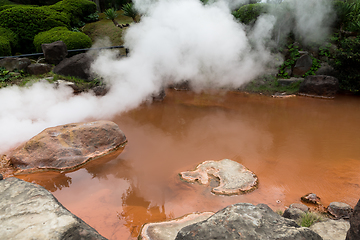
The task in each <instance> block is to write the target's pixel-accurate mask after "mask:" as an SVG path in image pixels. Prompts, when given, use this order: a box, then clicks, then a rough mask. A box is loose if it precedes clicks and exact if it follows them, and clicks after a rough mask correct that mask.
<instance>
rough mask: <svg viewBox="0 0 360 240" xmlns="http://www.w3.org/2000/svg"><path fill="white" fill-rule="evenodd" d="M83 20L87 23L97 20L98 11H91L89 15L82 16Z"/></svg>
mask: <svg viewBox="0 0 360 240" xmlns="http://www.w3.org/2000/svg"><path fill="white" fill-rule="evenodd" d="M84 21H85V22H87V23H91V22H96V21H99V13H98V12H94V13H91V14H90V15H89V16H87V17H84Z"/></svg>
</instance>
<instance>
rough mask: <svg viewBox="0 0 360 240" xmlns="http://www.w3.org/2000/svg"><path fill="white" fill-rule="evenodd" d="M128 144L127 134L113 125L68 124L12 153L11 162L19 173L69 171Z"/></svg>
mask: <svg viewBox="0 0 360 240" xmlns="http://www.w3.org/2000/svg"><path fill="white" fill-rule="evenodd" d="M125 143H126V137H125V135H124V133H123V132H122V131H121V130H120V128H119V127H118V125H116V124H115V123H113V122H110V121H96V122H86V123H74V124H66V125H62V126H57V127H52V128H47V129H45V130H44V131H42V132H41V133H39V134H38V135H36V136H35V137H33V138H31V139H30V140H29V141H27V142H26V143H24V144H22V145H21V146H19V147H18V148H16V149H15V150H14V151H12V153H10V154H9V156H8V158H9V161H10V163H11V164H12V165H13V166H14V167H15V168H16V169H17V170H19V171H18V173H28V172H36V171H43V170H59V171H68V170H73V169H75V168H78V167H80V166H82V165H83V164H85V163H86V162H88V161H89V160H91V159H94V158H97V157H100V156H103V155H106V154H108V153H110V152H113V151H115V150H116V149H118V148H119V147H121V146H123V145H124V144H125Z"/></svg>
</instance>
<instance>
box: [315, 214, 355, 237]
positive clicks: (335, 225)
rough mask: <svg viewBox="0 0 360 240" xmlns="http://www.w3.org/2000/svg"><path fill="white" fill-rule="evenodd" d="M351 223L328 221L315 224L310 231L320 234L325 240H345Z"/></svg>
mask: <svg viewBox="0 0 360 240" xmlns="http://www.w3.org/2000/svg"><path fill="white" fill-rule="evenodd" d="M349 228H350V223H349V222H348V221H345V220H336V221H335V220H331V219H329V220H327V221H324V222H317V223H314V224H313V225H312V226H311V227H310V229H311V230H313V231H314V232H316V233H317V234H319V235H320V236H321V237H322V238H323V239H324V240H344V239H345V237H346V232H347V231H348V229H349Z"/></svg>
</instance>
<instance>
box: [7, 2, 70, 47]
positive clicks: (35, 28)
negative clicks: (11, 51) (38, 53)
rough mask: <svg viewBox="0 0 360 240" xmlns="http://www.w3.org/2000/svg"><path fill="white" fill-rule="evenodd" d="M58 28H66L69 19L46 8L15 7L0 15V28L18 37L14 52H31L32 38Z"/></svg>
mask: <svg viewBox="0 0 360 240" xmlns="http://www.w3.org/2000/svg"><path fill="white" fill-rule="evenodd" d="M58 26H64V27H68V26H69V19H68V18H67V16H66V15H65V14H63V13H59V12H56V11H54V10H51V9H49V8H48V7H32V6H30V7H27V6H16V7H13V8H9V9H6V10H3V11H2V12H1V14H0V27H4V28H7V29H10V30H12V31H13V32H14V33H15V34H16V35H17V36H18V37H19V48H18V49H16V50H18V51H20V52H32V51H33V50H34V46H33V44H32V43H33V40H34V36H35V35H36V34H38V33H39V32H43V31H47V30H50V29H51V28H54V27H58Z"/></svg>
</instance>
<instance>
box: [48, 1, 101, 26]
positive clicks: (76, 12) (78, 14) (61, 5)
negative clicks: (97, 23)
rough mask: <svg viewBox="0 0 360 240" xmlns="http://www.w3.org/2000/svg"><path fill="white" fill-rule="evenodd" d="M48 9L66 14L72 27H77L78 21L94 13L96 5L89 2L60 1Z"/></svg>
mask: <svg viewBox="0 0 360 240" xmlns="http://www.w3.org/2000/svg"><path fill="white" fill-rule="evenodd" d="M49 8H51V9H53V10H56V11H58V12H65V13H67V14H68V16H69V18H70V20H71V25H72V26H76V25H78V24H79V22H80V21H84V20H85V18H86V17H87V16H89V15H90V14H93V13H95V12H96V4H95V3H94V2H91V1H89V0H62V1H60V2H57V3H55V4H54V5H51V6H49Z"/></svg>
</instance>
